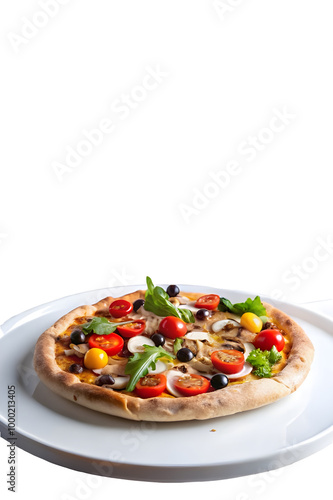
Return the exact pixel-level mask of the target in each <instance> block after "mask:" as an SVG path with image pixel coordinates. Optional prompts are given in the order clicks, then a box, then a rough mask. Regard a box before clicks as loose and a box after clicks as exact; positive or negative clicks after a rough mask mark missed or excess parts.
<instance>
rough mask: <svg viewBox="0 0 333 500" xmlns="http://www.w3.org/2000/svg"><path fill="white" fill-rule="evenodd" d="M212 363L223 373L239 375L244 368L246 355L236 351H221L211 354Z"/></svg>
mask: <svg viewBox="0 0 333 500" xmlns="http://www.w3.org/2000/svg"><path fill="white" fill-rule="evenodd" d="M211 361H212V363H213V365H214V366H215V368H217V369H218V370H220V371H221V372H223V373H228V374H232V373H238V372H240V371H241V370H242V368H243V366H244V362H245V359H244V354H243V353H242V352H240V351H237V350H235V349H221V350H219V351H214V352H213V353H212V354H211Z"/></svg>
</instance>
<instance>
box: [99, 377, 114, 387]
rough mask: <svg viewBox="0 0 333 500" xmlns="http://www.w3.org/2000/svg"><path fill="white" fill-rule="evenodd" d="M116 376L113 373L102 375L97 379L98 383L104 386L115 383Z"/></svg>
mask: <svg viewBox="0 0 333 500" xmlns="http://www.w3.org/2000/svg"><path fill="white" fill-rule="evenodd" d="M114 382H115V380H114V378H113V377H112V375H101V376H100V377H98V378H97V379H96V382H95V383H96V385H99V386H102V385H114Z"/></svg>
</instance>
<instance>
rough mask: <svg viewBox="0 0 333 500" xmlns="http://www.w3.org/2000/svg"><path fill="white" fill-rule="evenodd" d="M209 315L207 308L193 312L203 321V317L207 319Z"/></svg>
mask: <svg viewBox="0 0 333 500" xmlns="http://www.w3.org/2000/svg"><path fill="white" fill-rule="evenodd" d="M209 316H210V311H208V309H198V310H197V312H196V313H195V317H196V318H197V319H198V320H199V321H204V320H205V319H208V318H209Z"/></svg>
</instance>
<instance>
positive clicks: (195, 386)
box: [174, 373, 210, 396]
mask: <svg viewBox="0 0 333 500" xmlns="http://www.w3.org/2000/svg"><path fill="white" fill-rule="evenodd" d="M209 384H210V382H209V380H208V379H207V378H205V377H202V376H201V375H196V374H193V373H187V374H186V375H183V376H182V377H179V378H178V379H176V380H175V382H174V386H175V389H176V390H177V391H178V392H180V394H182V395H183V396H197V395H198V394H203V393H204V392H207V391H208V388H209Z"/></svg>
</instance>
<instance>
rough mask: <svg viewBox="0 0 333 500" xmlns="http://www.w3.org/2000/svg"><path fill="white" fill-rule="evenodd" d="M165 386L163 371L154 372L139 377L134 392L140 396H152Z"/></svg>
mask: <svg viewBox="0 0 333 500" xmlns="http://www.w3.org/2000/svg"><path fill="white" fill-rule="evenodd" d="M165 388H166V376H165V375H164V374H163V373H154V374H148V375H146V376H145V377H142V378H140V380H139V381H138V383H137V384H136V386H135V392H136V394H137V395H138V396H139V397H140V398H153V397H156V396H159V395H160V394H162V392H163V391H164V390H165Z"/></svg>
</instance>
